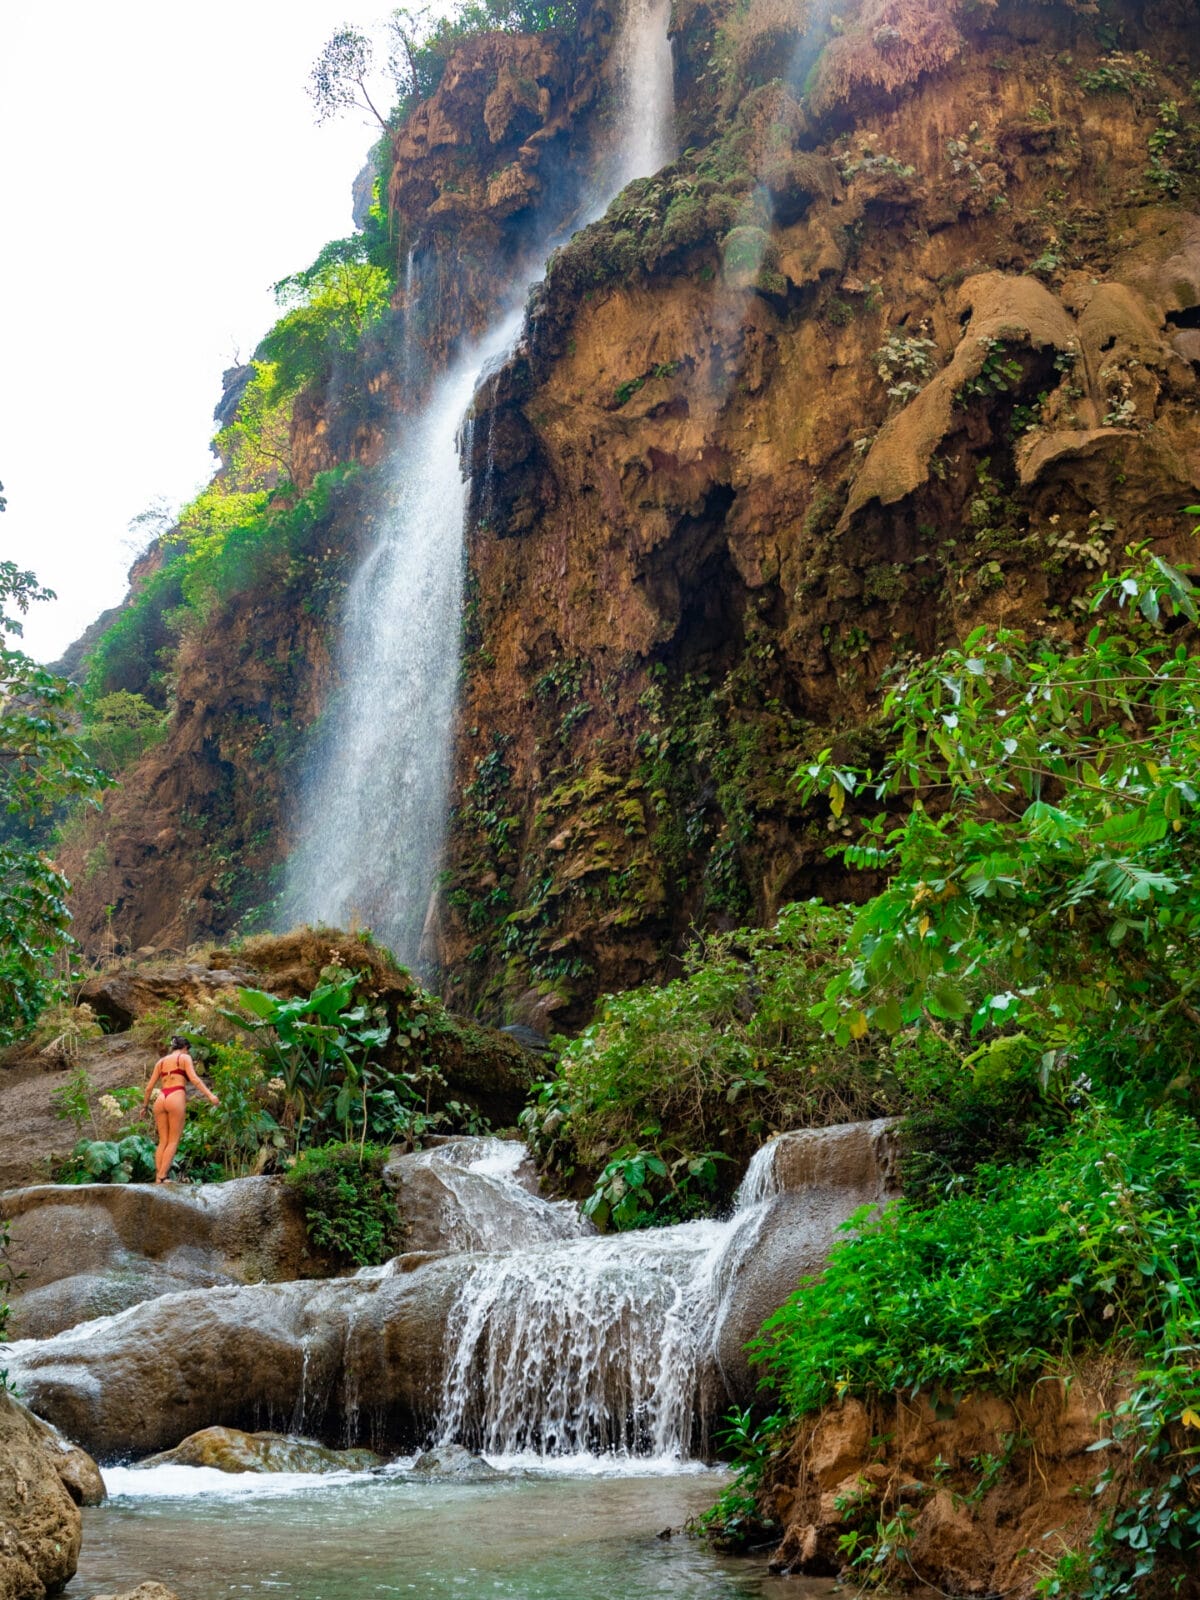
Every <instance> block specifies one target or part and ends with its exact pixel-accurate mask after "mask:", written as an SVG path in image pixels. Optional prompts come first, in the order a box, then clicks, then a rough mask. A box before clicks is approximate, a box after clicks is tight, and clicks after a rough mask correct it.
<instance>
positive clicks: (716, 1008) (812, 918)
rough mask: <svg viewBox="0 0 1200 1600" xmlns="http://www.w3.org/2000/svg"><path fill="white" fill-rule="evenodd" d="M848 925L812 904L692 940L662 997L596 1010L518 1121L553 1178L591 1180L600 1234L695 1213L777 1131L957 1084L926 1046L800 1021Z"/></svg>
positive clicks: (957, 1069)
mask: <svg viewBox="0 0 1200 1600" xmlns="http://www.w3.org/2000/svg"><path fill="white" fill-rule="evenodd" d="M850 925H851V918H850V916H849V915H848V914H847V913H846V912H845V911H842V910H840V909H836V908H833V907H827V906H822V905H820V904H819V903H818V902H816V901H808V902H802V903H798V904H795V905H789V906H785V907H783V909H782V910H781V911H780V913H779V916H778V918H777V920H776V923H775V925H774V927H772V928H765V929H749V928H743V929H739V930H737V931H735V932H731V933H724V934H715V935H709V936H707V937H705V938H704V939H702V940H698V941H697V942H696V943H695V944H694V945H693V946H692V947H691V949H690V950H689V951H688V952H687V954H686V955H685V957H684V965H685V974H684V976H683V977H681V978H677V979H675V980H673V981H672V982H671V983H667V984H663V985H661V986H646V987H644V988H641V989H634V990H629V991H627V992H626V993H624V994H620V995H610V996H607V997H606V998H605V999H604V1000H603V1001H602V1002H601V1005H600V1008H599V1011H598V1014H597V1016H596V1020H595V1021H594V1022H593V1023H591V1024H590V1025H589V1026H588V1027H587V1028H585V1029H584V1030H583V1032H582V1033H581V1034H580V1035H579V1036H578V1038H576V1039H573V1040H571V1041H570V1042H569V1043H566V1042H565V1041H564V1043H563V1048H562V1054H561V1057H560V1060H559V1066H558V1075H557V1076H556V1077H555V1078H554V1079H552V1080H550V1082H548V1083H547V1084H545V1085H543V1086H542V1087H541V1088H540V1089H539V1090H538V1091H537V1093H536V1094H535V1096H534V1098H533V1100H532V1101H531V1103H530V1105H529V1107H528V1108H527V1109H526V1111H525V1112H524V1113H523V1115H522V1118H521V1121H522V1125H523V1127H524V1128H525V1129H526V1131H527V1133H528V1135H529V1137H530V1139H531V1142H532V1143H533V1145H534V1148H535V1150H536V1151H537V1153H538V1155H539V1156H540V1158H541V1160H542V1161H543V1163H545V1164H547V1165H549V1166H551V1167H553V1168H555V1169H556V1170H557V1172H558V1173H559V1175H560V1177H562V1178H564V1179H571V1178H573V1177H574V1176H575V1175H576V1174H577V1173H583V1174H586V1175H589V1176H592V1175H594V1180H593V1181H594V1189H593V1193H592V1196H591V1198H590V1200H589V1201H588V1205H589V1206H590V1207H591V1208H592V1214H593V1215H594V1216H595V1218H596V1220H597V1221H598V1222H600V1223H601V1224H602V1225H605V1226H614V1227H618V1228H619V1227H626V1226H643V1225H646V1224H648V1223H659V1222H666V1221H673V1220H678V1219H679V1218H680V1217H683V1216H694V1215H696V1214H697V1213H698V1212H701V1211H711V1210H712V1209H714V1208H715V1207H716V1206H717V1205H718V1204H719V1203H720V1202H721V1201H722V1200H725V1199H727V1198H728V1197H729V1195H730V1194H731V1192H732V1189H733V1186H734V1185H735V1183H736V1182H737V1178H738V1176H739V1173H740V1171H741V1170H742V1168H743V1167H744V1165H745V1163H746V1162H747V1161H748V1160H749V1159H750V1156H751V1155H752V1154H753V1152H754V1151H755V1150H756V1149H757V1148H758V1146H759V1145H760V1144H761V1143H762V1142H763V1141H764V1140H765V1139H766V1138H767V1137H768V1136H769V1135H770V1134H771V1133H772V1132H775V1131H778V1130H779V1129H781V1128H790V1127H803V1126H814V1125H817V1126H819V1125H821V1124H824V1123H829V1122H839V1121H844V1120H847V1119H849V1118H854V1117H862V1116H879V1115H883V1114H886V1113H888V1112H892V1111H897V1110H900V1109H902V1108H903V1107H904V1106H905V1105H907V1104H920V1103H922V1102H923V1101H925V1100H926V1099H928V1098H929V1097H930V1095H931V1094H932V1095H933V1096H935V1097H936V1095H937V1093H938V1091H939V1087H940V1085H941V1084H942V1083H944V1082H945V1081H947V1079H949V1078H952V1077H956V1076H959V1075H960V1074H961V1065H960V1061H961V1058H960V1053H959V1052H958V1051H956V1050H955V1049H954V1048H953V1047H952V1046H951V1045H950V1044H948V1043H947V1042H946V1041H945V1040H942V1039H940V1038H938V1037H936V1036H932V1035H931V1036H927V1037H921V1038H917V1037H915V1036H913V1037H907V1036H906V1037H905V1038H904V1039H902V1040H900V1041H887V1040H883V1039H868V1040H864V1041H861V1042H855V1043H853V1044H852V1045H851V1046H850V1047H849V1048H848V1049H847V1048H844V1047H841V1046H839V1045H835V1044H834V1043H833V1042H832V1041H830V1040H829V1039H828V1038H827V1037H826V1036H825V1035H824V1034H823V1032H822V1029H821V1027H820V1025H819V1023H818V1022H817V1021H815V1020H814V1018H813V1016H812V1015H811V1012H812V1008H813V1006H814V1005H817V1004H818V1003H819V1002H820V1000H821V995H822V991H823V989H824V986H825V984H826V983H827V981H828V977H829V973H830V972H831V971H833V970H836V969H837V967H838V965H839V963H840V962H841V960H842V959H843V958H842V956H841V947H842V943H843V940H844V938H845V935H846V933H847V931H848V929H849V927H850Z"/></svg>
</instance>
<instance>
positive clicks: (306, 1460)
mask: <svg viewBox="0 0 1200 1600" xmlns="http://www.w3.org/2000/svg"><path fill="white" fill-rule="evenodd" d="M381 1464H382V1463H381V1458H380V1457H379V1456H377V1455H376V1454H375V1453H374V1451H372V1450H331V1449H329V1447H328V1446H327V1445H323V1444H321V1443H319V1441H318V1440H316V1439H301V1438H297V1437H296V1435H295V1434H289V1433H244V1432H242V1430H241V1429H240V1428H202V1429H201V1430H200V1432H199V1433H193V1434H190V1435H189V1436H188V1437H187V1438H186V1439H182V1440H181V1441H180V1442H179V1444H177V1445H176V1446H175V1448H174V1449H173V1450H163V1451H160V1452H159V1454H158V1455H154V1456H150V1457H148V1458H147V1459H146V1460H145V1461H143V1462H142V1463H141V1465H142V1466H143V1467H166V1466H175V1467H214V1468H215V1469H216V1470H217V1471H218V1472H317V1473H326V1472H366V1471H368V1470H369V1469H370V1468H371V1467H378V1466H380V1465H381Z"/></svg>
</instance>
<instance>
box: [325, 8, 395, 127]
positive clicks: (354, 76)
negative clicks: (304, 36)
mask: <svg viewBox="0 0 1200 1600" xmlns="http://www.w3.org/2000/svg"><path fill="white" fill-rule="evenodd" d="M374 67H375V49H374V46H373V45H372V43H371V41H370V39H368V38H367V36H366V34H365V33H360V32H359V31H358V29H357V28H352V27H351V26H350V25H349V23H347V24H346V25H345V26H344V27H341V28H338V29H337V31H336V32H335V33H334V34H333V35H332V36H331V37H330V38H329V39H328V41H327V42H326V44H325V48H324V49H323V50H322V51H321V54H320V55H319V56H318V57H317V60H316V64H315V66H314V67H313V69H312V71H311V72H310V73H309V75H308V93H309V96H310V97H311V99H312V101H313V104H314V105H315V106H316V108H317V121H318V122H328V121H329V119H330V118H331V117H336V116H338V115H340V113H341V112H343V111H350V110H354V109H355V108H357V109H358V110H360V111H369V112H370V113H371V115H372V116H373V117H374V118H375V120H376V121H377V122H378V124H379V126H380V127H381V128H382V129H383V130H384V132H385V133H386V132H387V127H388V123H387V118H386V117H385V116H384V115H383V114H382V113H381V112H380V110H379V108H378V106H376V104H375V102H374V101H373V100H372V99H371V96H370V94H369V92H368V90H367V79H368V78H369V77H370V76H371V74H372V72H373V71H374Z"/></svg>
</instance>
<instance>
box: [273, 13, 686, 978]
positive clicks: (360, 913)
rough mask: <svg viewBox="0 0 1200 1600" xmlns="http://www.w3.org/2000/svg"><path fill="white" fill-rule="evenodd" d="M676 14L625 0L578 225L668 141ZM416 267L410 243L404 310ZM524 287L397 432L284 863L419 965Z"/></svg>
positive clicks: (327, 911) (330, 918)
mask: <svg viewBox="0 0 1200 1600" xmlns="http://www.w3.org/2000/svg"><path fill="white" fill-rule="evenodd" d="M669 13H670V3H669V0H628V3H627V5H626V8H625V11H624V14H623V17H622V20H621V24H620V30H619V33H618V37H617V39H616V41H615V42H614V45H613V60H614V68H615V82H616V90H617V105H618V110H617V115H616V117H615V119H614V125H615V127H616V130H617V138H616V142H615V144H614V146H613V149H612V151H611V153H610V156H609V158H608V160H607V161H606V162H605V163H603V170H602V171H601V172H600V173H599V174H597V177H596V192H595V195H594V197H593V199H592V202H591V204H590V206H589V205H586V204H585V206H584V208H583V210H584V213H585V214H584V215H583V216H582V217H581V218H580V219H579V225H580V226H582V225H583V223H584V222H587V221H591V220H593V219H594V218H595V217H597V216H599V215H600V214H601V213H602V212H603V210H604V207H605V206H606V205H607V203H608V201H609V200H610V199H611V198H612V196H613V195H614V194H616V193H617V192H618V191H619V190H620V189H621V188H623V187H624V185H625V184H626V183H628V182H629V181H630V180H631V179H632V178H634V177H638V176H643V175H645V174H648V173H650V172H653V171H655V170H656V169H657V168H658V167H659V166H661V165H662V164H663V163H664V162H665V161H667V160H669V159H670V157H671V155H672V153H673V138H674V132H673V123H674V83H673V68H672V59H671V46H670V42H669V40H668V38H667V26H668V20H669ZM559 242H561V241H560V240H559V239H557V238H556V237H554V236H553V233H551V234H550V235H548V236H546V237H544V238H543V239H541V241H540V242H539V243H538V244H536V245H535V246H534V248H533V250H532V251H531V259H533V260H535V261H541V260H544V259H545V257H546V255H547V254H548V253H549V251H550V249H551V248H552V247H553V245H555V244H556V243H559ZM412 271H413V263H412V259H411V257H410V260H409V264H408V269H407V274H406V298H405V306H406V314H405V316H406V325H407V315H408V311H407V308H408V306H409V304H410V300H411V297H412V294H413V287H414V286H413V282H412ZM528 287H529V285H528V283H527V282H518V283H513V284H511V285H509V290H508V293H507V294H505V295H502V296H501V298H500V304H501V307H502V309H501V311H500V312H499V313H498V314H497V317H496V319H495V321H494V323H493V325H492V327H491V328H490V329H489V330H488V332H487V333H486V335H485V336H484V337H483V338H482V339H481V340H480V341H479V342H478V343H477V344H475V345H473V346H472V347H470V348H469V349H468V350H467V351H466V352H465V353H464V354H462V355H461V356H460V357H459V358H458V360H457V361H456V362H455V363H454V365H453V366H452V367H451V368H450V370H449V371H447V372H446V373H445V374H444V375H443V376H442V377H441V378H440V379H439V380H438V382H437V383H436V384H435V385H434V388H433V391H432V394H431V396H430V399H429V401H428V404H427V405H426V407H425V409H424V410H423V412H422V413H421V415H420V416H419V417H418V418H416V419H415V420H414V421H413V422H412V423H411V424H410V425H408V426H407V427H406V428H405V429H404V432H403V436H402V437H401V439H400V441H399V443H398V445H397V447H396V450H395V452H394V455H393V460H392V503H391V505H390V507H389V509H388V513H387V516H386V517H385V518H384V519H383V520H384V522H385V528H384V531H383V533H382V536H381V537H380V538H379V540H378V541H377V542H376V544H375V545H374V547H373V548H372V549H371V550H370V551H369V552H368V553H367V555H366V557H365V558H364V560H363V562H362V564H361V566H360V567H359V570H358V572H357V574H356V575H355V577H354V580H353V582H352V584H351V587H350V591H349V594H348V596H347V602H346V608H345V614H344V619H343V633H342V642H341V649H340V681H341V685H342V687H341V689H340V692H339V693H338V695H337V696H336V698H335V699H334V701H333V703H332V704H331V705H330V706H329V707H328V708H327V710H326V712H325V715H324V717H323V719H322V726H321V730H320V735H319V737H318V739H317V741H316V745H315V751H316V754H315V765H314V770H313V771H312V772H310V774H309V776H308V780H307V782H306V784H305V785H304V791H303V798H302V802H301V822H300V828H299V833H298V844H297V847H296V849H295V851H294V852H293V855H292V858H291V861H290V862H289V868H288V885H287V889H286V891H285V901H286V905H287V910H288V912H289V914H290V915H291V916H293V917H295V918H297V919H299V920H302V921H306V922H325V923H327V924H329V925H331V926H337V927H348V926H354V925H356V924H366V925H367V926H369V927H371V928H373V929H374V930H375V931H376V932H377V933H379V934H380V935H381V936H382V937H383V938H384V939H385V940H386V941H387V942H388V944H389V945H391V947H392V948H393V949H394V950H395V951H396V953H397V954H398V956H399V957H400V959H401V960H402V961H404V962H407V963H408V964H409V965H412V966H415V965H418V964H419V963H420V958H421V952H422V943H423V934H424V930H425V925H426V920H427V916H428V912H429V908H430V899H431V894H432V891H433V886H434V881H435V876H436V872H437V867H438V863H439V860H440V858H441V853H442V847H443V844H444V836H445V827H446V815H447V796H448V792H449V779H450V762H451V750H452V736H453V719H454V707H455V700H456V693H457V681H458V664H459V619H460V614H461V609H462V583H463V557H462V539H463V524H464V515H465V510H466V504H467V485H466V483H465V482H464V479H463V474H462V469H461V465H460V460H461V453H462V452H461V450H460V446H461V444H462V439H461V436H460V435H461V428H462V426H463V419H464V417H465V416H466V414H467V411H468V407H469V405H470V401H471V397H472V395H473V394H474V392H475V390H476V388H477V387H478V385H479V383H480V381H481V380H482V379H483V377H484V376H485V375H486V373H487V370H488V368H489V366H490V365H491V363H493V362H495V361H496V360H497V359H499V358H500V357H501V356H502V355H503V354H504V353H505V352H506V351H507V350H508V349H509V347H510V346H511V344H512V342H513V340H514V338H515V336H516V334H517V331H518V329H519V327H520V324H521V316H522V306H523V304H524V300H525V296H526V293H527V290H528ZM403 359H406V358H402V360H403Z"/></svg>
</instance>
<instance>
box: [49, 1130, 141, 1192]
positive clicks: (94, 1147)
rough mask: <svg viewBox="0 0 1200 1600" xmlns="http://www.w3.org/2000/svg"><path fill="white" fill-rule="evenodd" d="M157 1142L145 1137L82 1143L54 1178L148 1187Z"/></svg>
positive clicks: (84, 1141) (67, 1181)
mask: <svg viewBox="0 0 1200 1600" xmlns="http://www.w3.org/2000/svg"><path fill="white" fill-rule="evenodd" d="M155 1144H156V1141H155V1140H154V1139H151V1138H149V1137H148V1136H147V1135H146V1134H144V1133H127V1134H126V1135H125V1136H124V1138H121V1139H81V1140H80V1141H79V1143H78V1144H77V1145H76V1146H75V1148H74V1150H72V1152H71V1154H70V1155H69V1156H68V1157H67V1159H66V1161H64V1162H63V1163H62V1165H61V1166H59V1167H58V1169H57V1171H56V1172H55V1174H54V1181H55V1182H56V1183H148V1182H149V1181H150V1180H151V1179H152V1178H153V1177H154V1150H155Z"/></svg>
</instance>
